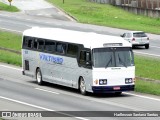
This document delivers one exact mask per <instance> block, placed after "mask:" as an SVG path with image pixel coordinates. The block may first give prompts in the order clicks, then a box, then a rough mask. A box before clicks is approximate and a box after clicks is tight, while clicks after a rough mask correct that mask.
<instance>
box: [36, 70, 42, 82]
mask: <svg viewBox="0 0 160 120" xmlns="http://www.w3.org/2000/svg"><path fill="white" fill-rule="evenodd" d="M36 80H37V83H38V85H42V84H43V81H42V73H41V70H40V69H39V68H38V69H37V71H36Z"/></svg>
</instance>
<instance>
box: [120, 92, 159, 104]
mask: <svg viewBox="0 0 160 120" xmlns="http://www.w3.org/2000/svg"><path fill="white" fill-rule="evenodd" d="M123 93H125V94H127V95H132V96H136V97H140V98H146V99H150V100H155V101H159V102H160V99H158V98H152V97H148V96H143V95H136V94H133V93H128V92H123Z"/></svg>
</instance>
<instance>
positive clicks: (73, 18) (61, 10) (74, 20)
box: [47, 1, 78, 22]
mask: <svg viewBox="0 0 160 120" xmlns="http://www.w3.org/2000/svg"><path fill="white" fill-rule="evenodd" d="M47 2H48V1H47ZM49 3H50V2H49ZM50 4H52V5H53V6H54V7H55V8H56V9H57V10H59V11H60V12H62V13H64V15H65V16H66V17H67V18H69V19H70V20H71V21H73V22H77V21H78V20H77V19H76V18H75V17H73V16H72V15H70V14H69V13H67V12H66V11H64V10H63V9H61V8H59V7H58V6H56V5H55V4H53V3H50Z"/></svg>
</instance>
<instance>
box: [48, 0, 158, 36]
mask: <svg viewBox="0 0 160 120" xmlns="http://www.w3.org/2000/svg"><path fill="white" fill-rule="evenodd" d="M47 1H49V2H51V3H53V4H55V5H56V6H58V7H59V8H61V9H63V10H64V11H66V12H67V13H68V14H70V15H72V16H74V17H75V18H76V19H77V20H78V21H79V22H81V23H88V24H97V25H103V26H109V27H115V28H122V29H129V30H142V31H145V32H149V33H155V34H160V29H159V28H160V19H158V18H157V19H156V18H149V17H146V16H141V15H135V14H132V13H129V12H127V11H124V10H123V9H121V8H117V7H114V6H111V5H108V4H98V3H92V2H88V1H87V0H65V3H64V4H63V3H62V0H47Z"/></svg>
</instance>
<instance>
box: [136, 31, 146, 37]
mask: <svg viewBox="0 0 160 120" xmlns="http://www.w3.org/2000/svg"><path fill="white" fill-rule="evenodd" d="M133 37H147V35H146V34H145V33H144V32H137V33H133Z"/></svg>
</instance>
